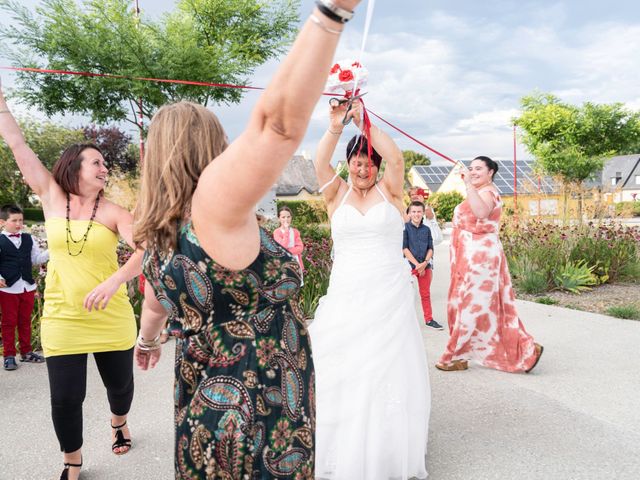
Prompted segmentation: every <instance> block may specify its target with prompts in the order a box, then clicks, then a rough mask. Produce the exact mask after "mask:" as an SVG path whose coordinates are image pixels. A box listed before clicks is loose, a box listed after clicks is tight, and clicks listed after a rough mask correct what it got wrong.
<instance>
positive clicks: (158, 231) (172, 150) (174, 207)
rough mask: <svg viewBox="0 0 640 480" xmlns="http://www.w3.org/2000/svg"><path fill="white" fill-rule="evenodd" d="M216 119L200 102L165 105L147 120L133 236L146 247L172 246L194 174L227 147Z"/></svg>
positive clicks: (184, 214)
mask: <svg viewBox="0 0 640 480" xmlns="http://www.w3.org/2000/svg"><path fill="white" fill-rule="evenodd" d="M227 145H228V142H227V136H226V134H225V133H224V129H223V128H222V125H221V124H220V122H219V121H218V118H217V117H216V116H215V115H214V114H213V113H212V112H210V111H209V110H207V109H206V108H205V107H203V106H202V105H198V104H195V103H191V102H178V103H173V104H169V105H165V106H163V107H162V108H160V110H158V111H157V112H156V114H155V115H154V116H153V118H152V119H151V125H150V126H149V135H148V137H147V144H146V146H147V151H146V152H145V156H144V161H143V162H142V180H141V185H140V196H139V198H138V203H137V206H136V209H135V224H134V234H133V241H134V242H135V243H136V245H141V244H145V243H146V245H145V248H146V249H147V250H155V251H160V252H167V251H169V250H171V249H175V247H176V244H177V238H178V229H179V228H180V224H181V223H182V220H183V219H185V218H187V217H188V216H189V214H190V211H191V197H192V196H193V192H194V191H195V189H196V185H197V184H198V179H199V178H200V175H201V174H202V171H203V170H204V169H205V167H206V166H207V165H209V163H211V161H212V160H213V159H214V158H216V157H217V156H218V155H220V154H221V153H222V152H223V151H224V150H225V148H227Z"/></svg>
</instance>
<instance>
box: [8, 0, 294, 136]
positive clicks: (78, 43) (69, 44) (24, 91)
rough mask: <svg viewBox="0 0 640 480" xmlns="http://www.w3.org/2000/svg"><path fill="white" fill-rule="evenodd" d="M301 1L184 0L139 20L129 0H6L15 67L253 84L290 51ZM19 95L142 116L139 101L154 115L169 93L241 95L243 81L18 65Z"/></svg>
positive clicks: (174, 97)
mask: <svg viewBox="0 0 640 480" xmlns="http://www.w3.org/2000/svg"><path fill="white" fill-rule="evenodd" d="M297 7H298V1H297V0H272V1H269V2H265V1H262V0H180V1H179V2H178V4H177V8H176V9H175V11H173V12H172V13H169V14H166V15H164V16H163V17H162V19H161V20H159V21H153V20H150V19H148V18H147V17H145V15H144V13H143V14H141V15H140V17H139V19H138V18H136V15H135V14H134V12H133V11H132V2H131V1H130V0H85V1H84V2H83V4H82V5H78V4H77V3H76V1H75V0H43V2H42V3H41V6H40V7H38V9H37V10H36V11H35V13H34V12H31V11H30V10H29V9H28V8H26V7H24V6H22V5H21V4H20V2H17V1H15V0H0V10H3V11H4V12H5V13H6V14H9V15H10V16H11V17H12V18H13V20H12V21H11V22H8V25H7V26H4V27H1V28H0V39H2V40H9V41H12V42H13V43H14V44H15V46H16V48H14V50H13V51H12V52H10V56H11V57H10V58H11V59H12V62H13V64H14V65H15V66H19V67H37V68H46V69H55V70H74V71H81V72H91V73H94V74H105V73H108V74H116V75H122V76H125V77H143V78H162V79H186V80H193V81H201V82H211V83H226V84H246V83H247V82H248V78H249V76H250V75H251V73H252V72H253V70H254V69H255V68H256V67H257V66H259V65H261V64H262V63H264V62H266V61H267V60H269V59H271V58H275V57H277V56H278V55H279V54H281V53H282V51H283V49H284V47H285V46H286V45H287V44H288V43H290V41H291V39H292V35H293V33H294V29H295V22H296V21H297V19H298V16H297ZM17 83H18V86H19V88H18V90H17V94H18V95H19V96H20V97H21V98H22V99H23V100H24V101H26V103H27V104H28V105H30V106H34V107H37V108H38V109H39V110H41V111H43V112H45V113H46V114H47V115H52V114H55V113H64V112H71V113H77V114H84V115H90V116H91V118H92V120H93V121H95V122H97V123H102V124H104V123H108V122H110V121H122V120H128V121H130V122H132V123H135V114H134V113H133V112H134V110H137V109H138V105H136V102H137V101H138V99H139V98H142V99H143V102H142V113H143V115H144V116H145V117H147V118H150V117H151V116H152V115H153V113H154V111H155V110H156V109H157V108H159V107H160V106H161V105H163V104H165V103H167V102H173V101H178V100H191V101H194V102H198V103H202V104H204V105H206V104H207V103H208V102H223V103H232V102H238V101H239V100H240V98H241V95H242V90H239V89H230V88H210V87H201V86H192V85H180V84H172V83H159V82H144V81H132V80H128V79H125V78H118V79H116V78H104V77H81V76H70V75H40V74H32V73H25V72H19V73H18V79H17Z"/></svg>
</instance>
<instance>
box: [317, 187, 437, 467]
mask: <svg viewBox="0 0 640 480" xmlns="http://www.w3.org/2000/svg"><path fill="white" fill-rule="evenodd" d="M376 188H377V185H376ZM378 192H380V195H381V196H382V198H383V200H384V201H381V202H380V203H378V204H376V205H374V206H373V207H371V208H370V209H369V211H367V212H366V214H365V215H363V214H361V213H360V212H359V211H358V210H357V209H356V208H355V207H353V206H351V205H348V204H346V203H345V201H346V199H347V198H348V197H349V194H350V193H351V188H350V189H349V191H348V192H347V194H346V195H345V196H344V198H343V199H342V201H341V203H340V206H339V207H338V208H337V209H336V211H335V212H334V214H333V217H332V219H331V230H332V232H331V234H332V238H333V245H334V254H335V257H334V262H333V268H332V270H331V280H330V282H329V290H328V291H327V295H326V296H325V297H323V298H322V299H321V300H320V304H319V306H318V309H317V311H316V314H315V319H314V320H313V322H312V323H311V325H310V327H309V332H310V334H311V342H312V344H311V346H312V350H313V359H314V360H313V361H314V365H315V372H316V392H317V399H316V467H315V472H316V479H317V480H321V479H323V480H324V479H330V480H389V479H394V480H396V479H409V478H414V477H415V478H419V479H424V478H426V476H427V471H426V467H425V463H426V455H427V434H428V423H429V413H430V410H431V392H430V387H429V374H428V371H427V359H426V354H425V350H424V346H423V343H422V335H421V332H420V327H419V324H420V322H418V320H417V318H416V311H415V306H414V292H413V287H412V285H411V273H410V268H409V265H408V263H407V261H406V259H404V257H403V255H402V230H403V222H402V217H401V215H400V212H399V211H398V209H397V208H396V207H395V206H393V205H392V204H391V203H389V202H388V201H387V199H386V198H385V197H384V194H383V193H382V191H381V190H380V189H379V188H378Z"/></svg>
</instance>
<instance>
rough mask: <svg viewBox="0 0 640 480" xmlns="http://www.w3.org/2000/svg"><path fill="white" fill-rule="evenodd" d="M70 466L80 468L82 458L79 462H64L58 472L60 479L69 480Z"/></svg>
mask: <svg viewBox="0 0 640 480" xmlns="http://www.w3.org/2000/svg"><path fill="white" fill-rule="evenodd" d="M71 467H78V468H82V460H80V463H79V464H78V463H65V464H64V470H62V473H61V474H60V480H69V469H70V468H71Z"/></svg>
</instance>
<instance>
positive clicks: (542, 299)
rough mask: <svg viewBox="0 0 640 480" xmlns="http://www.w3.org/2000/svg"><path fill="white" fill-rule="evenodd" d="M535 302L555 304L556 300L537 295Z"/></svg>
mask: <svg viewBox="0 0 640 480" xmlns="http://www.w3.org/2000/svg"><path fill="white" fill-rule="evenodd" d="M536 303H541V304H543V305H556V304H557V303H558V300H556V299H555V298H551V297H538V298H536Z"/></svg>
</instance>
